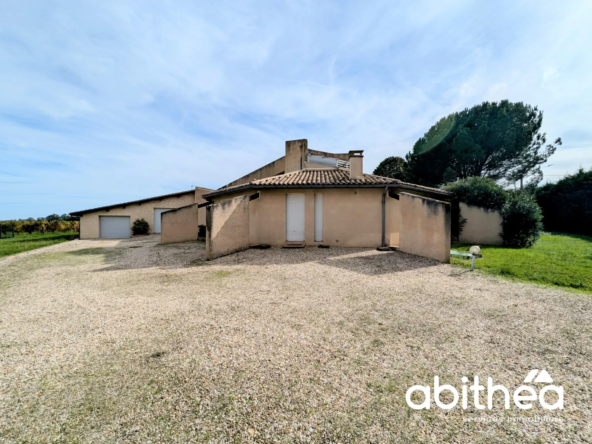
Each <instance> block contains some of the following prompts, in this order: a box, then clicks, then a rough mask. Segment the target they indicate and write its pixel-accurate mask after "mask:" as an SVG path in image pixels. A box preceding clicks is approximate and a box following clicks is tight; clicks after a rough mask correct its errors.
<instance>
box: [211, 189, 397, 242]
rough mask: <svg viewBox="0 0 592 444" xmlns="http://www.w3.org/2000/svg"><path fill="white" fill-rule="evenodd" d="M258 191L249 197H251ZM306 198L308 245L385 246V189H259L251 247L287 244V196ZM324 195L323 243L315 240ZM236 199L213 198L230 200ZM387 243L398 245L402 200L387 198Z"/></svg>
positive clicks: (252, 205)
mask: <svg viewBox="0 0 592 444" xmlns="http://www.w3.org/2000/svg"><path fill="white" fill-rule="evenodd" d="M254 192H255V191H249V192H247V193H246V194H247V195H251V194H253V193H254ZM289 193H302V194H304V195H305V203H304V205H305V210H304V211H305V243H306V244H307V245H319V244H324V245H333V246H342V247H379V246H380V245H381V243H382V193H383V189H382V188H344V189H326V188H323V189H302V190H300V189H293V190H259V196H260V197H259V199H255V200H252V201H250V204H249V243H250V245H257V244H269V245H284V244H285V243H286V194H289ZM315 193H320V194H322V195H323V240H322V241H321V242H315V240H314V211H315V209H314V196H315ZM232 197H234V195H233V196H223V197H219V198H216V199H214V201H215V202H222V201H224V200H228V199H230V198H232ZM385 216H386V217H385V219H386V230H385V240H386V244H387V245H389V246H398V243H399V225H400V212H399V201H398V200H395V199H392V198H389V197H387V200H386V214H385Z"/></svg>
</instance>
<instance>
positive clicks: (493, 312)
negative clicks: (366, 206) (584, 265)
mask: <svg viewBox="0 0 592 444" xmlns="http://www.w3.org/2000/svg"><path fill="white" fill-rule="evenodd" d="M159 240H160V239H159V236H148V237H141V238H134V239H129V240H121V241H120V240H113V241H107V240H100V241H99V240H97V241H79V240H78V241H71V242H68V243H65V244H60V245H56V246H53V247H50V248H48V249H43V250H38V251H36V252H34V253H30V254H27V255H23V256H20V257H18V258H12V259H10V258H8V259H5V260H0V442H143V443H147V442H152V443H157V442H286V443H292V442H323V443H328V442H341V443H346V442H375V443H382V442H426V443H428V442H429V443H440V442H442V443H443V442H455V443H491V442H500V443H516V442H526V443H543V442H545V443H546V442H565V443H578V442H592V430H591V426H590V424H592V404H591V399H590V377H591V376H592V360H591V359H590V357H591V354H590V353H591V348H592V347H591V344H592V342H591V336H592V330H591V329H592V327H591V326H592V322H591V321H592V298H590V296H589V295H585V294H582V293H575V292H566V291H562V290H558V289H553V288H547V287H540V286H536V285H531V284H523V283H516V282H511V281H506V280H502V279H499V278H496V277H492V276H486V275H483V274H480V273H478V272H475V273H469V272H465V271H464V270H461V269H459V268H457V267H454V266H450V265H443V264H438V263H436V262H433V261H431V260H427V259H422V258H418V257H414V256H410V255H406V254H402V253H398V252H378V251H374V250H368V249H346V248H331V249H319V248H305V249H291V250H283V249H279V248H272V249H269V250H248V251H244V252H241V253H238V254H234V255H231V256H227V257H224V258H220V259H217V260H215V261H212V262H205V261H204V258H205V249H204V244H203V243H199V242H192V243H183V244H175V245H160V244H159ZM531 369H546V370H547V371H548V372H549V373H550V374H551V376H552V377H553V379H554V381H555V382H554V383H555V384H556V385H561V386H563V387H564V389H565V409H564V410H555V411H552V412H549V411H547V410H542V409H541V408H540V407H538V403H537V404H536V405H535V408H533V409H531V410H518V409H516V408H515V407H513V406H512V407H513V408H512V409H510V410H507V411H505V410H503V409H501V408H500V402H499V399H496V402H495V404H496V409H494V410H491V411H489V410H481V411H477V410H475V408H474V407H472V404H469V409H467V410H463V409H462V408H460V405H459V406H457V407H456V408H454V409H452V410H448V411H445V410H441V409H438V408H432V409H430V410H424V411H415V410H412V409H410V408H409V407H408V406H407V404H406V402H405V393H406V391H407V389H408V388H409V387H410V386H412V385H415V384H422V385H431V386H433V378H434V376H435V375H438V376H440V378H441V380H442V383H449V384H453V385H454V386H455V387H457V388H460V386H461V382H460V378H461V377H462V376H468V377H469V378H472V377H473V376H474V375H478V376H480V378H481V380H482V381H483V380H485V379H486V378H487V377H489V376H491V377H493V378H494V381H495V382H496V383H498V384H504V385H506V386H507V387H508V388H516V387H518V386H519V385H521V384H522V381H523V380H524V378H525V376H526V374H527V373H528V372H529V371H530V370H531ZM537 416H540V417H546V418H552V419H555V420H557V422H525V421H518V420H520V419H524V418H527V419H531V420H532V419H533V418H536V417H537ZM492 419H499V422H477V421H479V420H492ZM502 419H503V421H502ZM517 419H518V420H517ZM476 420H477V421H476Z"/></svg>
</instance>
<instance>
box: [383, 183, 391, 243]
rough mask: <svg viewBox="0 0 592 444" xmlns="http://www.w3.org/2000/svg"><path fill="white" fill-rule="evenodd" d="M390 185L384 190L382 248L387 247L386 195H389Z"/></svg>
mask: <svg viewBox="0 0 592 444" xmlns="http://www.w3.org/2000/svg"><path fill="white" fill-rule="evenodd" d="M389 187H390V184H389V185H387V186H386V187H385V188H384V192H383V193H382V244H381V246H382V247H383V248H384V247H386V245H385V243H386V242H385V229H386V216H385V214H386V194H387V193H388V189H389Z"/></svg>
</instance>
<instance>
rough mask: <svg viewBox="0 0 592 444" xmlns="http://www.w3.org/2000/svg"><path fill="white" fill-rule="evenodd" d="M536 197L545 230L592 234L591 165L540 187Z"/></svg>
mask: <svg viewBox="0 0 592 444" xmlns="http://www.w3.org/2000/svg"><path fill="white" fill-rule="evenodd" d="M536 199H537V202H538V204H539V205H540V207H541V210H542V212H543V225H544V226H545V230H546V231H561V232H564V233H575V234H584V235H587V236H592V169H591V170H590V171H584V170H583V169H580V170H579V171H578V172H577V173H575V174H572V175H569V176H566V177H564V178H563V179H561V180H560V181H558V182H557V183H548V184H546V185H544V186H542V187H540V188H539V189H538V190H537V192H536Z"/></svg>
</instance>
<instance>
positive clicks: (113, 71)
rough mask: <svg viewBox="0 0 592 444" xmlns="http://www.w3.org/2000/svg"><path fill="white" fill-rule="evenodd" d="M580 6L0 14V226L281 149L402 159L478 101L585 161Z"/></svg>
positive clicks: (176, 183)
mask: <svg viewBox="0 0 592 444" xmlns="http://www.w3.org/2000/svg"><path fill="white" fill-rule="evenodd" d="M591 13H592V3H590V2H583V1H579V2H575V1H563V2H540V1H522V2H515V1H507V2H506V1H497V2H475V1H446V2H442V1H414V2H403V1H399V2H397V1H374V2H370V1H367V2H360V1H339V2H330V1H322V2H321V1H317V2H312V1H286V2H280V1H240V2H238V1H237V2H226V1H216V2H196V1H187V2H185V1H182V0H178V1H174V2H172V1H162V0H161V1H149V0H143V1H134V0H129V1H125V2H105V1H96V2H93V1H80V2H72V1H53V0H43V1H14V0H5V1H3V2H1V3H0V159H1V162H0V189H1V191H0V220H1V219H9V218H26V217H29V216H32V217H39V216H45V215H48V214H51V213H59V214H62V213H66V212H70V211H75V210H81V209H86V208H92V207H96V206H100V205H106V204H112V203H117V202H124V201H129V200H134V199H140V198H145V197H150V196H154V195H159V194H166V193H170V192H176V191H181V190H185V189H190V188H191V187H192V186H204V187H210V188H217V187H219V186H222V185H224V184H225V183H227V182H230V181H231V180H233V179H235V178H237V177H239V176H242V175H244V174H246V173H248V172H250V171H252V170H254V169H256V168H258V167H260V166H262V165H263V164H265V163H268V162H270V161H272V160H275V159H276V158H278V157H280V156H281V155H282V154H283V151H284V142H285V141H286V140H292V139H300V138H307V139H308V140H309V146H310V147H311V148H313V149H319V150H324V151H335V152H343V151H348V150H350V149H363V150H365V159H364V162H365V165H364V169H365V172H367V173H368V172H372V170H373V169H374V167H375V166H376V165H377V164H378V163H379V162H380V161H381V160H382V159H383V158H385V157H387V156H390V155H404V154H405V153H407V152H408V151H409V150H410V149H411V147H412V146H413V143H414V142H415V141H416V140H417V139H418V138H419V137H420V136H421V135H423V133H425V132H426V131H427V130H428V129H429V127H430V126H431V125H432V124H433V123H435V121H436V120H438V119H439V118H440V117H443V116H445V115H447V114H449V113H451V112H454V111H458V110H461V109H463V108H465V107H470V106H472V105H475V104H477V103H481V102H483V101H485V100H489V101H498V100H501V99H509V100H511V101H523V102H526V103H529V104H532V105H538V106H539V108H541V109H542V110H544V113H545V114H544V115H545V117H544V125H543V130H544V131H545V132H546V133H547V135H548V136H549V139H554V138H556V137H562V138H563V141H564V144H563V146H562V147H561V148H560V149H559V150H558V152H557V153H556V154H555V155H554V156H553V157H552V158H551V160H550V162H549V164H551V166H548V167H545V168H544V172H545V173H546V174H547V179H549V180H556V179H558V178H559V177H560V176H561V175H563V174H565V173H569V172H574V171H575V170H576V169H577V168H578V167H579V166H583V167H585V168H589V167H590V166H592V126H591V125H592V124H591V121H592V82H591V81H590V79H592V57H591V56H590V48H591V47H592V27H591V26H590V25H589V17H590V16H591Z"/></svg>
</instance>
